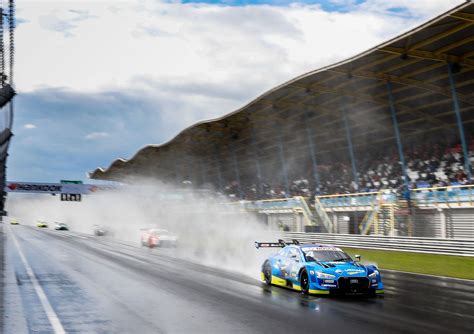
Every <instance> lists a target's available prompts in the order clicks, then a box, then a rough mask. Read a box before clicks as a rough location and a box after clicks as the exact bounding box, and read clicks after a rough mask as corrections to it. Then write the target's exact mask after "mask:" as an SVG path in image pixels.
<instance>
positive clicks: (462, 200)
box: [411, 185, 474, 207]
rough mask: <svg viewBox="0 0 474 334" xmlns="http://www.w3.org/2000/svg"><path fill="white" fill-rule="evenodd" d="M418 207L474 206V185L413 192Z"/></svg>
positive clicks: (413, 199) (413, 198) (424, 189)
mask: <svg viewBox="0 0 474 334" xmlns="http://www.w3.org/2000/svg"><path fill="white" fill-rule="evenodd" d="M411 198H412V201H413V202H414V203H415V205H416V206H419V207H423V206H439V205H443V204H444V205H450V206H462V205H468V206H474V185H465V186H449V187H436V188H421V189H414V190H412V195H411Z"/></svg>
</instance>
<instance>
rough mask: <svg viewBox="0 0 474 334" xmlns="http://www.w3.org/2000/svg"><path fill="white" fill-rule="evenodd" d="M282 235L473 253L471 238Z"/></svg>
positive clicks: (357, 245)
mask: <svg viewBox="0 0 474 334" xmlns="http://www.w3.org/2000/svg"><path fill="white" fill-rule="evenodd" d="M285 239H286V240H292V239H296V240H298V241H299V242H301V243H320V244H330V245H335V246H339V247H352V248H366V249H379V250H392V251H403V252H415V253H429V254H444V255H460V256H474V239H438V238H415V237H388V236H372V235H369V236H365V235H356V234H332V233H300V232H289V233H285Z"/></svg>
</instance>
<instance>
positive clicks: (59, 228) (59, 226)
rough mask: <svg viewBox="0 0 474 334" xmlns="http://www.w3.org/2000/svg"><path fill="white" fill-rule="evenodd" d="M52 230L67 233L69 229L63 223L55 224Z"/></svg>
mask: <svg viewBox="0 0 474 334" xmlns="http://www.w3.org/2000/svg"><path fill="white" fill-rule="evenodd" d="M54 229H55V230H56V231H69V227H68V226H67V225H66V224H64V223H56V225H55V226H54Z"/></svg>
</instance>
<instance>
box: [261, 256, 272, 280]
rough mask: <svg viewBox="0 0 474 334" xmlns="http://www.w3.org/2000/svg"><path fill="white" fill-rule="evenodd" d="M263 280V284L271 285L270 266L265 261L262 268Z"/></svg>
mask: <svg viewBox="0 0 474 334" xmlns="http://www.w3.org/2000/svg"><path fill="white" fill-rule="evenodd" d="M262 272H263V278H264V280H265V284H267V285H271V284H272V266H271V264H270V261H268V260H266V261H265V262H264V263H263V266H262Z"/></svg>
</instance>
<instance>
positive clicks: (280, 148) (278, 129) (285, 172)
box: [274, 121, 290, 197]
mask: <svg viewBox="0 0 474 334" xmlns="http://www.w3.org/2000/svg"><path fill="white" fill-rule="evenodd" d="M274 122H275V123H274V125H275V132H276V133H277V135H278V152H279V154H280V161H281V168H282V172H283V179H284V182H285V197H289V196H290V182H289V179H288V168H287V166H286V161H285V151H284V148H283V139H282V137H281V126H280V124H279V123H278V121H274Z"/></svg>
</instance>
